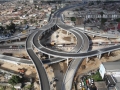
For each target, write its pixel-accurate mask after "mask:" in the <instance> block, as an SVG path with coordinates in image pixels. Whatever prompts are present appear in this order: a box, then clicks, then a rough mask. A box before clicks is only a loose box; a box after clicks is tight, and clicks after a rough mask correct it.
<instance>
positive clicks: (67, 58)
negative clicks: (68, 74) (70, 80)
mask: <svg viewBox="0 0 120 90" xmlns="http://www.w3.org/2000/svg"><path fill="white" fill-rule="evenodd" d="M68 65H69V62H68V58H67V66H68Z"/></svg>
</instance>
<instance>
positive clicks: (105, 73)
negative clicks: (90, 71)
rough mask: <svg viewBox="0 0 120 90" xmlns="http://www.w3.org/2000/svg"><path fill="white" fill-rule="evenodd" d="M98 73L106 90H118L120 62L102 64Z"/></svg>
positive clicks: (119, 87) (119, 88) (119, 86)
mask: <svg viewBox="0 0 120 90" xmlns="http://www.w3.org/2000/svg"><path fill="white" fill-rule="evenodd" d="M99 72H100V75H101V77H102V78H103V79H104V80H105V82H106V85H107V87H108V90H120V61H115V62H104V63H102V64H101V65H100V67H99Z"/></svg>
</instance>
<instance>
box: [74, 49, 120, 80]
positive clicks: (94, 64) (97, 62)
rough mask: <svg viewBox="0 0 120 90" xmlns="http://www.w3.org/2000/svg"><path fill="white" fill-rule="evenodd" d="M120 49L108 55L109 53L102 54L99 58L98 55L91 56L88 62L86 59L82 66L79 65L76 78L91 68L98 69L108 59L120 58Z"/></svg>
mask: <svg viewBox="0 0 120 90" xmlns="http://www.w3.org/2000/svg"><path fill="white" fill-rule="evenodd" d="M119 54H120V50H117V51H114V52H111V54H110V56H108V53H106V54H102V58H101V59H100V60H99V59H98V58H97V57H96V56H95V57H91V58H89V59H88V62H87V63H86V59H84V61H83V62H82V64H81V66H80V67H79V69H78V71H77V73H76V76H75V79H76V78H77V77H78V75H80V74H86V73H88V72H89V71H91V70H95V69H98V68H99V66H100V64H101V63H102V62H108V61H116V60H120V55H119Z"/></svg>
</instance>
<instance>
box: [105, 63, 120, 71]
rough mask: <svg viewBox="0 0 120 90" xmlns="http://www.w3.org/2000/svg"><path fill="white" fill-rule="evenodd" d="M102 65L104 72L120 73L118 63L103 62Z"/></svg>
mask: <svg viewBox="0 0 120 90" xmlns="http://www.w3.org/2000/svg"><path fill="white" fill-rule="evenodd" d="M103 65H104V67H105V69H106V71H120V61H115V62H104V63H103Z"/></svg>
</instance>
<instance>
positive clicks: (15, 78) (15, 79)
mask: <svg viewBox="0 0 120 90" xmlns="http://www.w3.org/2000/svg"><path fill="white" fill-rule="evenodd" d="M20 82H21V78H20V77H19V76H16V75H13V76H12V77H11V78H10V79H9V80H8V83H9V84H11V85H12V86H13V87H14V85H16V84H18V83H20Z"/></svg>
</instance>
